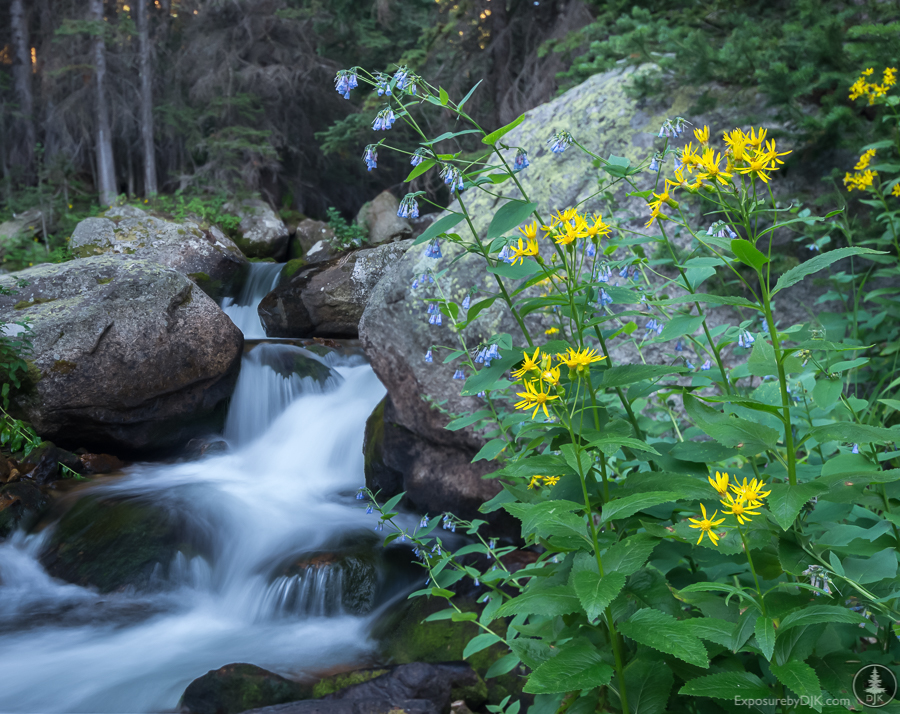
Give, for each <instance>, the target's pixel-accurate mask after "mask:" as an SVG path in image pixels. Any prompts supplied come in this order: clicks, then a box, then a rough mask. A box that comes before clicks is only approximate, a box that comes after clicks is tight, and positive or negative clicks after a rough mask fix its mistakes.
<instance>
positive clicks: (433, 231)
mask: <svg viewBox="0 0 900 714" xmlns="http://www.w3.org/2000/svg"><path fill="white" fill-rule="evenodd" d="M420 165H421V164H420ZM463 218H464V216H463V214H462V213H448V214H447V215H446V216H443V217H442V218H438V219H437V220H436V221H435V222H434V223H432V224H431V225H430V226H428V228H426V229H425V231H424V232H423V233H422V235H420V236H419V237H418V238H416V240H415V242H414V243H413V245H420V244H421V243H427V242H428V241H430V240H431V239H432V238H437V237H438V236H439V235H441V234H442V233H446V232H447V231H449V230H450V229H451V228H453V226H455V225H456V224H457V223H459V222H460V221H461V220H462V219H463Z"/></svg>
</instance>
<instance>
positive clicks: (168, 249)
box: [69, 206, 247, 299]
mask: <svg viewBox="0 0 900 714" xmlns="http://www.w3.org/2000/svg"><path fill="white" fill-rule="evenodd" d="M69 250H70V251H71V252H72V254H73V255H74V256H75V257H76V258H87V257H90V256H94V255H107V254H121V255H127V256H130V257H132V258H135V259H140V260H148V261H152V262H154V263H159V264H160V265H165V266H166V267H169V268H173V269H174V270H177V271H178V272H179V273H181V274H182V275H186V276H187V277H188V278H190V279H191V280H192V281H193V282H194V283H196V284H197V286H198V287H199V288H200V289H201V290H203V291H204V292H205V293H207V294H208V295H211V296H212V297H214V298H216V299H218V298H220V297H222V296H223V295H225V294H228V293H229V292H230V291H232V290H233V289H234V286H235V285H237V284H238V283H239V282H240V281H241V280H242V279H243V276H244V273H245V272H246V268H247V259H246V258H245V257H244V254H243V253H241V251H240V249H239V248H238V247H237V246H236V245H235V244H234V242H233V241H232V240H231V239H230V238H228V236H226V235H225V234H224V233H223V232H222V231H221V230H220V229H219V228H218V227H216V226H207V225H205V224H204V225H201V224H200V223H198V222H194V221H188V220H185V221H182V222H176V221H172V220H167V219H164V218H159V217H156V216H152V215H150V214H149V213H147V212H146V211H142V210H141V209H140V208H135V207H134V206H118V207H115V208H111V209H109V210H108V211H107V212H106V213H105V214H104V216H103V217H98V218H86V219H84V220H83V221H81V222H80V223H79V224H78V225H77V226H75V231H74V232H73V233H72V238H71V240H70V241H69Z"/></svg>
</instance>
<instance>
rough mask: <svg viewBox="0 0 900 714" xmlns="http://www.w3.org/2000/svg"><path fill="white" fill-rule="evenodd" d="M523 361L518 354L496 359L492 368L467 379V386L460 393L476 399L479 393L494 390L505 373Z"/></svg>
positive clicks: (482, 370) (504, 382)
mask: <svg viewBox="0 0 900 714" xmlns="http://www.w3.org/2000/svg"><path fill="white" fill-rule="evenodd" d="M521 361H522V357H521V356H519V355H518V353H514V354H506V355H503V357H501V358H500V359H495V360H494V361H493V362H492V363H491V366H490V367H485V368H484V369H481V370H479V371H478V372H477V373H476V374H473V375H470V376H469V377H468V378H467V379H466V384H465V386H464V387H463V388H462V390H461V391H460V394H461V395H462V396H464V397H474V396H475V395H476V394H478V392H481V391H484V390H487V389H493V388H494V384H496V383H497V381H498V380H500V379H501V378H502V376H503V374H504V372H506V371H508V370H509V368H510V367H512V366H513V365H514V364H516V363H517V362H521ZM503 384H504V385H507V384H509V382H506V381H505V380H504V381H503Z"/></svg>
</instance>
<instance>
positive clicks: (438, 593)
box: [431, 588, 456, 617]
mask: <svg viewBox="0 0 900 714" xmlns="http://www.w3.org/2000/svg"><path fill="white" fill-rule="evenodd" d="M431 594H432V595H434V597H445V598H448V599H449V598H451V597H453V596H454V595H456V593H455V592H453V591H452V590H445V589H444V588H431ZM451 617H452V615H451Z"/></svg>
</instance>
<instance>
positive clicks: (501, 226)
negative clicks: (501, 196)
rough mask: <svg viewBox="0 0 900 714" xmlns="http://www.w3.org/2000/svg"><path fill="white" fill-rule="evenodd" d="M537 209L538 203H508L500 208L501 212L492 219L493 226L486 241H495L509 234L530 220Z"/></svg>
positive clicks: (488, 230)
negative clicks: (527, 219) (526, 220)
mask: <svg viewBox="0 0 900 714" xmlns="http://www.w3.org/2000/svg"><path fill="white" fill-rule="evenodd" d="M536 208H537V204H536V203H525V202H523V201H507V202H506V203H504V204H503V205H502V206H500V210H499V211H497V212H496V213H495V214H494V217H493V218H492V219H491V224H490V225H489V226H488V229H487V237H486V240H493V239H494V238H497V237H499V236H502V235H504V234H505V233H508V232H509V231H511V230H512V229H513V228H515V227H516V226H518V225H519V224H520V223H522V222H523V221H524V220H525V219H526V218H528V216H530V215H531V214H532V213H533V212H534V210H535V209H536Z"/></svg>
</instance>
